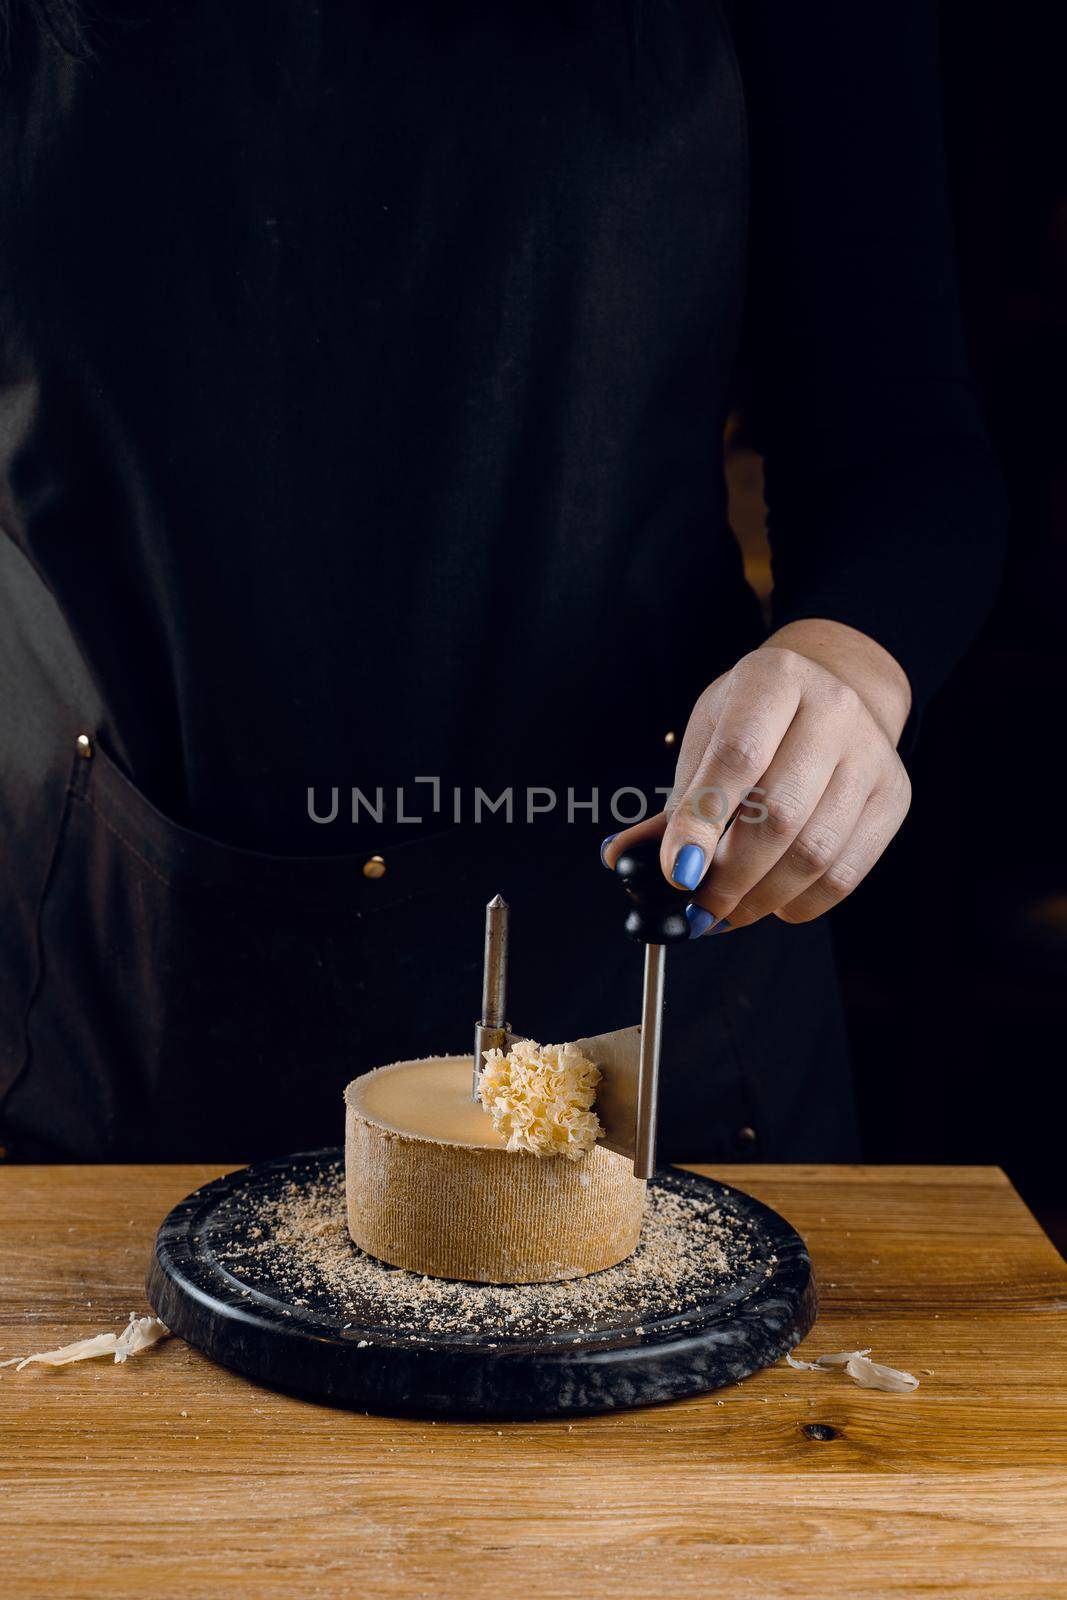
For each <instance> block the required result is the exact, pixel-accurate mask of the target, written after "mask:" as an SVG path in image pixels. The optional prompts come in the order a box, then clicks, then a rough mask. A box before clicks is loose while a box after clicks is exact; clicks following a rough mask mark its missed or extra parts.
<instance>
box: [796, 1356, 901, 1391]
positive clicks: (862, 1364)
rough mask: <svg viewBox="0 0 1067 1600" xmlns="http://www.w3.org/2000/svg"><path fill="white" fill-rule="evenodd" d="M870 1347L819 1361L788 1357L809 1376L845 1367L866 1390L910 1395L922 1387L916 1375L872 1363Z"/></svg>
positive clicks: (821, 1358) (818, 1359) (876, 1362)
mask: <svg viewBox="0 0 1067 1600" xmlns="http://www.w3.org/2000/svg"><path fill="white" fill-rule="evenodd" d="M870 1353H871V1351H870V1346H869V1345H868V1347H867V1349H866V1350H838V1351H836V1352H835V1353H834V1354H833V1355H826V1356H819V1357H818V1358H817V1360H815V1361H802V1360H801V1359H800V1358H799V1357H797V1356H791V1355H787V1356H786V1358H785V1359H786V1361H787V1362H788V1364H789V1366H791V1367H796V1368H797V1369H798V1370H799V1369H803V1370H804V1371H805V1372H830V1371H832V1369H833V1368H834V1367H844V1369H845V1371H846V1372H847V1373H848V1375H849V1377H850V1378H851V1379H852V1381H853V1382H854V1383H858V1384H859V1385H860V1387H861V1388H863V1389H884V1390H885V1391H886V1393H887V1394H910V1393H911V1391H912V1390H913V1389H917V1388H918V1387H919V1380H918V1378H916V1377H915V1376H914V1374H913V1373H910V1372H903V1371H901V1370H900V1368H898V1367H884V1366H882V1364H881V1362H879V1361H871V1360H869V1359H868V1358H869V1356H870Z"/></svg>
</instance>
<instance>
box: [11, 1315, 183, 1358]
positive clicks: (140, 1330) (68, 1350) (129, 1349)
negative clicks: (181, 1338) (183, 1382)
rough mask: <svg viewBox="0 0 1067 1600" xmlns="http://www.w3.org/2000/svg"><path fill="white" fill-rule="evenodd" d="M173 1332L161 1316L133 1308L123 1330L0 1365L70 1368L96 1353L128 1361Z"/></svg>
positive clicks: (78, 1340)
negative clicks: (142, 1313) (143, 1315)
mask: <svg viewBox="0 0 1067 1600" xmlns="http://www.w3.org/2000/svg"><path fill="white" fill-rule="evenodd" d="M169 1332H170V1330H169V1328H166V1327H165V1326H164V1325H163V1323H162V1322H160V1320H159V1318H158V1317H139V1316H137V1314H136V1313H135V1312H133V1311H131V1312H130V1320H129V1322H128V1323H127V1324H126V1326H125V1328H123V1330H122V1332H121V1333H97V1334H94V1335H93V1336H92V1338H91V1339H76V1340H75V1342H74V1343H73V1344H65V1345H63V1346H62V1347H61V1348H60V1349H59V1350H42V1351H41V1352H40V1354H39V1355H35V1356H12V1358H11V1360H10V1361H0V1367H14V1368H15V1371H16V1372H21V1371H22V1369H23V1367H28V1366H29V1365H30V1364H31V1362H38V1363H39V1364H40V1365H41V1366H43V1367H66V1366H69V1365H70V1363H71V1362H72V1361H91V1360H92V1358H93V1357H94V1356H114V1358H115V1360H116V1361H125V1360H126V1358H127V1356H135V1355H136V1354H137V1352H138V1350H147V1349H148V1347H149V1345H153V1344H156V1343H157V1342H158V1341H159V1340H160V1339H165V1338H166V1337H167V1334H168V1333H169ZM16 1363H17V1365H16Z"/></svg>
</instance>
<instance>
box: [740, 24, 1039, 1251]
mask: <svg viewBox="0 0 1067 1600" xmlns="http://www.w3.org/2000/svg"><path fill="white" fill-rule="evenodd" d="M939 11H940V16H941V29H942V60H943V77H944V98H945V124H946V145H947V151H948V164H949V174H950V182H951V186H952V198H953V205H954V212H955V220H956V235H957V249H958V256H959V270H960V279H961V286H962V292H963V299H964V309H965V316H966V321H967V328H968V336H969V341H970V349H971V358H972V364H973V369H974V372H975V376H976V379H977V381H978V384H979V387H980V389H981V391H982V394H983V396H984V400H985V406H986V414H987V418H988V422H989V426H990V429H991V432H992V434H993V437H994V441H995V443H996V446H997V449H998V451H999V453H1000V456H1001V460H1002V462H1003V466H1004V470H1005V474H1006V477H1007V480H1008V487H1009V494H1010V498H1011V505H1012V527H1011V542H1010V549H1009V555H1008V562H1007V569H1006V573H1005V578H1004V582H1003V586H1002V589H1001V594H1000V597H999V600H998V602H997V605H996V608H995V610H994V612H993V615H992V616H991V617H990V619H989V621H988V623H987V624H986V626H985V627H984V629H983V631H982V633H981V635H980V637H979V638H978V640H977V642H976V643H975V645H974V647H973V648H972V650H971V651H970V653H969V655H968V656H967V659H966V660H965V662H964V663H963V664H962V666H961V667H960V668H959V669H958V670H957V672H956V673H955V674H954V676H953V677H952V679H951V680H950V682H949V683H948V685H947V686H946V687H945V689H944V690H943V691H942V693H941V694H940V695H939V696H938V697H937V698H936V700H935V701H934V702H933V704H932V705H931V706H930V708H929V710H928V712H927V714H926V716H925V718H924V720H923V724H922V728H921V732H920V738H919V741H918V743H917V745H916V747H915V749H914V751H913V752H912V755H911V756H910V758H909V766H910V769H911V772H912V778H913V782H914V790H915V798H914V804H913V809H912V812H911V816H910V818H909V820H908V822H907V823H906V824H905V828H904V831H903V833H902V834H901V835H900V836H899V838H898V839H897V840H896V842H895V843H894V844H893V846H892V847H891V849H890V851H889V852H888V854H887V856H886V857H885V858H884V860H883V861H882V863H881V864H880V865H879V867H878V868H876V870H875V872H874V874H873V876H872V877H871V879H870V880H869V882H868V883H867V884H866V885H865V887H864V889H863V890H862V892H861V893H859V894H857V895H856V896H854V897H853V899H852V900H851V901H849V902H847V903H846V904H845V906H843V907H842V908H841V909H840V910H838V911H837V912H835V913H834V918H833V924H834V934H835V941H836V945H837V950H838V958H839V962H840V966H841V971H842V977H843V981H844V986H845V996H846V1003H847V1008H848V1019H849V1028H850V1033H851V1038H852V1045H853V1052H854V1058H855V1064H856V1073H857V1084H858V1091H859V1098H860V1109H861V1118H862V1127H863V1134H864V1143H865V1151H866V1155H867V1157H868V1158H869V1159H870V1160H872V1161H937V1162H970V1161H973V1162H997V1163H999V1164H1000V1165H1002V1166H1004V1167H1005V1168H1006V1169H1007V1171H1008V1173H1009V1174H1010V1176H1011V1177H1012V1179H1013V1181H1014V1182H1015V1183H1016V1185H1017V1186H1018V1187H1019V1188H1020V1189H1021V1191H1022V1193H1023V1195H1024V1196H1025V1198H1026V1199H1027V1200H1028V1202H1029V1203H1030V1205H1031V1206H1032V1207H1033V1208H1034V1209H1035V1210H1036V1211H1037V1212H1038V1214H1039V1215H1040V1217H1041V1219H1042V1221H1043V1223H1044V1225H1045V1226H1046V1228H1047V1229H1048V1230H1049V1231H1050V1232H1051V1233H1052V1235H1053V1237H1054V1238H1056V1239H1057V1242H1058V1243H1059V1245H1060V1248H1061V1249H1064V1250H1065V1251H1067V1184H1065V1183H1064V1158H1063V1143H1064V1122H1063V1120H1062V1118H1063V1115H1064V1113H1065V1112H1067V1096H1065V1094H1064V1088H1063V1084H1064V1079H1065V1075H1067V1047H1065V1036H1067V759H1065V755H1067V752H1065V748H1064V747H1065V745H1067V716H1065V712H1064V704H1065V695H1067V617H1065V614H1064V596H1065V590H1067V582H1065V580H1067V138H1065V128H1067V110H1065V102H1067V96H1065V90H1064V78H1063V68H1064V62H1065V60H1067V25H1065V21H1064V17H1063V11H1064V8H1063V7H1060V6H1057V5H1054V4H1050V3H1049V0H1044V3H1043V4H1042V3H1034V0H1030V3H1024V4H1016V5H1014V6H1012V7H1010V8H1001V7H996V8H994V7H993V6H986V5H983V4H977V5H976V4H974V3H968V0H946V3H943V4H942V5H941V6H940V7H939ZM739 437H740V438H741V439H743V425H742V428H741V430H740V435H739ZM731 471H732V488H733V491H734V504H735V505H736V507H737V516H738V526H739V531H740V532H741V534H742V539H743V542H744V543H745V545H746V550H747V553H748V556H749V559H750V570H751V571H752V573H753V576H754V577H755V579H756V581H757V582H760V581H761V580H764V581H765V578H766V572H765V557H764V555H763V552H762V550H761V546H760V536H759V530H758V511H755V512H754V510H753V507H754V505H756V504H757V503H758V502H757V499H756V492H758V463H757V462H756V461H755V460H754V459H753V458H752V457H751V456H750V455H748V454H747V453H746V452H745V451H744V449H743V448H741V449H739V451H738V452H737V454H736V455H735V458H734V460H733V463H732V468H731Z"/></svg>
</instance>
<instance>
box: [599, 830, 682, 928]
mask: <svg viewBox="0 0 1067 1600" xmlns="http://www.w3.org/2000/svg"><path fill="white" fill-rule="evenodd" d="M659 844H660V842H659V840H658V839H639V840H638V842H637V843H636V844H632V845H629V846H627V848H626V849H625V850H624V851H623V853H622V855H621V856H620V857H619V859H618V861H616V863H615V871H616V873H617V874H618V876H619V877H620V878H621V879H622V881H623V884H624V886H625V888H626V893H627V894H628V895H629V896H630V899H631V900H632V902H633V904H632V905H631V907H630V911H629V914H628V916H627V918H626V923H625V927H626V932H627V933H628V934H629V935H630V937H631V939H640V941H641V943H642V944H680V943H681V941H682V940H683V939H688V937H689V923H688V922H687V921H686V916H685V907H686V902H687V901H688V900H690V899H691V895H690V892H689V890H688V889H676V888H675V886H674V884H672V883H668V882H667V879H666V878H665V877H664V876H663V869H662V867H661V866H660V864H659Z"/></svg>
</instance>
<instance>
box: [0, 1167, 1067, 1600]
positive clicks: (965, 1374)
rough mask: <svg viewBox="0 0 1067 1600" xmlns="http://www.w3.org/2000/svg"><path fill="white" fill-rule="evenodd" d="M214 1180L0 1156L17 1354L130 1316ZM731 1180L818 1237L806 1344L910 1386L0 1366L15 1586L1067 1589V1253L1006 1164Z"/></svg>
mask: <svg viewBox="0 0 1067 1600" xmlns="http://www.w3.org/2000/svg"><path fill="white" fill-rule="evenodd" d="M222 1170H224V1169H223V1168H221V1167H196V1168H191V1167H169V1168H168V1167H156V1168H150V1167H149V1168H136V1167H125V1168H122V1167H120V1168H84V1167H83V1168H78V1167H68V1168H6V1169H0V1359H3V1358H4V1357H5V1356H7V1355H14V1354H21V1353H25V1352H27V1351H29V1350H40V1349H47V1348H49V1347H51V1346H53V1345H57V1344H61V1343H64V1342H65V1341H67V1340H69V1339H71V1338H74V1337H77V1336H79V1335H81V1334H84V1333H89V1332H98V1331H100V1330H101V1329H102V1328H109V1327H115V1328H118V1327H119V1325H120V1324H122V1323H124V1322H125V1321H126V1318H127V1316H128V1314H129V1312H130V1311H131V1310H134V1309H136V1310H138V1311H141V1310H143V1309H144V1299H143V1291H142V1288H141V1285H142V1280H143V1276H144V1268H145V1263H146V1260H147V1256H148V1252H149V1248H150V1245H151V1241H152V1237H153V1234H154V1230H155V1227H156V1224H157V1223H158V1221H159V1219H160V1218H161V1217H162V1216H163V1214H164V1213H165V1212H166V1211H167V1210H168V1209H169V1208H170V1206H171V1205H172V1204H173V1203H174V1202H175V1201H176V1200H178V1199H180V1198H181V1197H182V1196H183V1195H184V1194H186V1193H187V1192H188V1191H189V1190H190V1189H193V1188H195V1187H197V1186H198V1185H199V1184H201V1183H203V1182H206V1181H208V1179H210V1178H213V1177H216V1176H218V1175H219V1173H220V1172H221V1171H222ZM699 1170H709V1169H699ZM714 1175H715V1176H719V1177H724V1178H725V1179H726V1180H727V1181H729V1182H734V1183H737V1184H739V1185H740V1186H741V1187H743V1188H745V1189H747V1190H749V1191H750V1192H751V1193H752V1194H754V1195H756V1196H757V1197H758V1198H760V1199H762V1200H766V1201H767V1202H769V1203H770V1204H771V1205H773V1206H775V1207H776V1208H777V1209H778V1210H780V1211H782V1212H783V1213H784V1215H785V1216H787V1217H788V1218H789V1219H790V1221H791V1222H793V1223H794V1224H795V1225H796V1226H797V1227H798V1228H799V1229H800V1230H801V1232H802V1233H803V1234H804V1235H805V1237H806V1238H807V1239H808V1241H809V1244H810V1245H811V1248H812V1253H813V1256H814V1259H815V1264H816V1271H817V1273H818V1276H819V1280H820V1283H821V1286H822V1292H823V1311H822V1315H821V1317H820V1321H819V1324H818V1327H817V1328H816V1330H815V1332H814V1333H813V1334H812V1335H811V1337H810V1338H809V1340H808V1341H807V1349H808V1351H809V1353H815V1354H818V1353H819V1352H821V1351H825V1350H837V1349H842V1348H855V1347H858V1346H862V1345H871V1346H873V1348H874V1353H875V1356H876V1357H878V1358H880V1359H882V1360H885V1361H888V1362H891V1363H892V1364H894V1365H898V1366H903V1367H906V1368H908V1369H909V1370H911V1371H913V1372H916V1373H918V1374H919V1375H920V1376H921V1378H922V1386H921V1387H920V1389H919V1390H918V1391H917V1393H915V1394H913V1395H904V1396H898V1395H887V1394H877V1393H871V1392H868V1391H864V1390H861V1389H858V1388H857V1387H855V1385H853V1384H852V1383H851V1382H850V1381H849V1380H848V1379H847V1378H845V1377H843V1376H841V1375H840V1374H833V1375H823V1374H816V1373H808V1372H795V1371H793V1370H792V1369H790V1368H788V1367H786V1366H785V1365H781V1366H778V1367H775V1368H773V1369H772V1370H770V1371H768V1372H765V1373H761V1374H759V1375H758V1376H757V1377H755V1378H752V1379H749V1380H748V1381H747V1382H746V1383H744V1384H743V1385H741V1386H740V1387H735V1388H731V1389H729V1390H726V1391H724V1392H721V1393H719V1394H718V1395H709V1396H706V1397H704V1398H702V1399H699V1400H690V1401H684V1402H680V1403H678V1404H676V1405H670V1406H664V1407H659V1408H656V1409H654V1410H647V1411H641V1412H628V1413H622V1414H620V1415H616V1416H606V1417H592V1418H588V1419H580V1420H578V1421H575V1422H573V1423H571V1424H567V1423H563V1422H544V1423H523V1424H512V1425H508V1424H503V1423H501V1424H480V1425H473V1424H454V1423H444V1422H442V1423H437V1424H431V1423H420V1422H412V1421H396V1420H390V1419H385V1418H379V1417H373V1416H363V1415H360V1414H350V1413H345V1412H339V1411H335V1410H332V1409H329V1408H327V1407H323V1406H318V1405H313V1404H310V1403H307V1402H304V1401H298V1400H292V1399H288V1398H285V1397H283V1396H280V1395H277V1394H274V1393H271V1392H270V1391H268V1390H265V1389H262V1388H258V1387H256V1386H255V1385H253V1384H250V1383H247V1382H245V1381H244V1380H241V1379H237V1378H234V1377H232V1376H231V1375H230V1374H228V1373H227V1372H224V1371H222V1370H221V1369H219V1368H216V1367H213V1366H211V1365H210V1363H208V1362H207V1361H206V1360H204V1359H203V1358H202V1357H201V1356H199V1355H198V1354H197V1353H196V1352H195V1351H193V1350H191V1349H189V1348H188V1347H186V1346H185V1345H183V1344H181V1343H180V1342H179V1341H177V1340H168V1341H166V1342H165V1343H163V1344H161V1345H159V1346H157V1347H156V1348H155V1349H154V1350H150V1351H148V1352H146V1353H144V1354H143V1355H141V1356H138V1357H136V1358H134V1359H133V1360H131V1361H130V1362H128V1363H127V1364H126V1365H125V1366H119V1367H116V1366H114V1365H112V1364H109V1363H104V1362H87V1363H84V1364H82V1365H80V1366H75V1367H68V1368H65V1369H62V1370H58V1371H49V1370H45V1369H38V1368H28V1369H27V1370H26V1371H25V1372H23V1373H21V1374H17V1375H16V1374H15V1373H14V1371H13V1370H12V1369H8V1370H7V1371H5V1372H3V1373H2V1374H0V1429H2V1432H0V1488H2V1493H0V1548H2V1568H0V1586H2V1588H3V1592H4V1594H5V1596H9V1597H11V1600H16V1597H17V1600H21V1597H23V1596H25V1597H34V1596H48V1597H49V1600H56V1597H62V1600H68V1597H71V1600H76V1597H81V1596H85V1597H89V1596H92V1597H97V1596H105V1595H106V1596H109V1597H110V1596H115V1597H122V1596H134V1595H136V1596H139V1597H140V1596H145V1595H154V1596H170V1595H174V1596H177V1595H179V1594H180V1595H184V1596H204V1597H211V1600H215V1597H218V1596H220V1595H227V1596H229V1595H235V1596H244V1595H249V1596H251V1595H255V1596H257V1597H258V1596H264V1597H275V1596H277V1597H281V1596H285V1597H295V1600H302V1597H304V1596H308V1597H310V1596H333V1595H338V1596H341V1595H352V1594H362V1595H367V1596H373V1597H378V1596H381V1597H386V1600H388V1597H392V1596H397V1597H401V1596H402V1597H405V1600H407V1597H414V1596H423V1595H425V1596H433V1597H435V1600H436V1597H440V1596H449V1595H462V1596H463V1597H464V1600H468V1597H470V1600H477V1597H481V1596H486V1597H489V1596H492V1597H494V1600H495V1597H497V1596H499V1595H501V1594H504V1595H507V1594H509V1593H510V1592H519V1593H521V1594H522V1596H523V1600H535V1597H540V1596H546V1597H547V1596H552V1597H558V1596H570V1595H575V1596H577V1595H583V1596H584V1595H593V1596H616V1595H618V1596H628V1597H632V1596H635V1595H638V1594H650V1595H660V1594H664V1593H669V1594H670V1595H671V1596H672V1600H675V1597H689V1596H692V1597H694V1600H696V1597H699V1600H705V1597H706V1596H708V1595H711V1594H716V1593H719V1592H726V1593H737V1592H740V1593H742V1594H751V1595H754V1596H757V1597H759V1600H778V1597H782V1600H787V1597H788V1600H794V1597H807V1596H819V1597H824V1596H828V1595H829V1594H831V1593H835V1594H842V1595H845V1596H848V1597H850V1600H852V1597H856V1600H860V1597H868V1596H905V1595H907V1596H912V1595H952V1596H960V1595H968V1596H970V1595H981V1596H1000V1597H1012V1600H1015V1597H1020V1600H1021V1597H1035V1600H1036V1597H1041V1600H1052V1597H1058V1596H1062V1595H1064V1594H1067V1392H1065V1378H1064V1375H1065V1373H1067V1267H1065V1265H1064V1263H1063V1261H1062V1260H1061V1259H1060V1257H1059V1256H1058V1255H1057V1253H1056V1252H1055V1250H1054V1249H1053V1247H1052V1246H1051V1244H1050V1243H1049V1242H1048V1240H1047V1239H1046V1238H1045V1237H1044V1235H1043V1234H1042V1233H1041V1231H1040V1229H1039V1228H1038V1227H1037V1224H1036V1223H1035V1222H1034V1220H1033V1218H1032V1217H1031V1216H1030V1214H1029V1213H1028V1212H1027V1210H1026V1209H1025V1207H1024V1206H1023V1204H1022V1202H1021V1201H1020V1200H1019V1198H1018V1196H1017V1195H1016V1194H1015V1192H1014V1191H1013V1190H1012V1188H1011V1186H1010V1185H1009V1184H1008V1182H1007V1180H1006V1179H1005V1178H1004V1176H1003V1175H1002V1174H1001V1173H1000V1172H998V1171H997V1170H996V1169H992V1168H952V1169H949V1168H899V1167H897V1168H880V1169H876V1168H856V1167H847V1168H846V1167H840V1168H820V1167H804V1168H800V1167H744V1168H732V1169H731V1168H721V1169H719V1168H717V1169H714ZM812 1424H819V1425H822V1429H823V1430H824V1431H825V1430H826V1429H831V1430H833V1437H832V1438H825V1439H818V1438H815V1437H812V1435H811V1434H810V1433H808V1432H806V1431H805V1429H807V1428H810V1427H811V1425H812Z"/></svg>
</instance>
